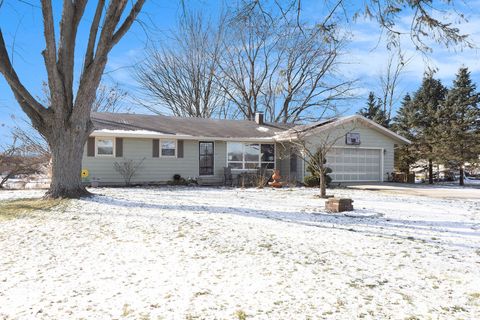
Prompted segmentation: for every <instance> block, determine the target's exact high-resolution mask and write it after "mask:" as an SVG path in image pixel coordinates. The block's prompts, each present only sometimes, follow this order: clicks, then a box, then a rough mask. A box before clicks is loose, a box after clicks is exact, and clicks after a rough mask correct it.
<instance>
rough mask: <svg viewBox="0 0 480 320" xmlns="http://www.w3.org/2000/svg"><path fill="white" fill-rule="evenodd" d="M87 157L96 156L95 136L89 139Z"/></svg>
mask: <svg viewBox="0 0 480 320" xmlns="http://www.w3.org/2000/svg"><path fill="white" fill-rule="evenodd" d="M87 157H95V137H89V138H88V140H87Z"/></svg>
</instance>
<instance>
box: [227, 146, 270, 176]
mask: <svg viewBox="0 0 480 320" xmlns="http://www.w3.org/2000/svg"><path fill="white" fill-rule="evenodd" d="M229 143H241V144H242V161H229V160H228V144H229ZM246 144H258V145H259V146H260V154H259V157H258V165H259V167H258V168H257V169H245V164H246V163H255V162H254V161H245V145H246ZM262 144H273V161H263V162H262ZM225 158H226V166H227V167H228V164H229V163H241V164H242V166H243V167H244V168H242V169H234V168H232V171H233V172H253V171H257V170H258V169H261V168H262V163H273V169H267V170H275V169H277V145H276V143H275V142H251V141H227V147H226V157H225Z"/></svg>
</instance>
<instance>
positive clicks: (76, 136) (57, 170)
mask: <svg viewBox="0 0 480 320" xmlns="http://www.w3.org/2000/svg"><path fill="white" fill-rule="evenodd" d="M79 127H82V126H75V125H73V124H67V125H66V126H65V127H64V128H63V130H56V131H53V132H51V135H49V136H47V137H46V139H47V142H48V144H49V146H50V150H51V154H52V181H51V183H50V188H49V189H48V191H47V193H46V194H45V198H79V197H82V196H88V195H90V193H89V192H88V191H87V190H86V189H85V186H83V185H82V179H81V176H80V173H81V170H82V155H83V149H84V147H85V143H86V141H87V139H88V135H89V133H90V131H89V130H88V129H86V128H87V127H86V126H83V127H84V128H85V129H83V130H80V129H79ZM60 132H61V134H59V133H60Z"/></svg>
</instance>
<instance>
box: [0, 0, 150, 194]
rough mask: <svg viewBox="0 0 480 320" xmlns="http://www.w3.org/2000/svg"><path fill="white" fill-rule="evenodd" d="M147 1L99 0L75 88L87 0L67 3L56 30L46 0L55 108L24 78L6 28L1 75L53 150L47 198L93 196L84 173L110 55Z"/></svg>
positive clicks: (48, 60)
mask: <svg viewBox="0 0 480 320" xmlns="http://www.w3.org/2000/svg"><path fill="white" fill-rule="evenodd" d="M144 2H145V0H137V1H134V2H131V1H127V0H110V1H105V0H98V2H97V3H96V9H95V12H94V15H93V17H91V18H88V19H85V20H88V22H89V24H90V31H89V36H88V39H87V48H86V51H85V55H84V58H83V66H82V71H81V75H80V83H79V85H78V87H77V88H74V70H75V69H74V64H75V62H77V61H76V59H75V58H76V57H75V51H76V50H75V48H76V44H77V40H78V39H77V31H78V27H79V24H80V22H81V21H82V20H83V19H84V13H85V7H86V5H87V0H72V1H64V2H63V10H62V15H61V19H60V27H59V30H58V34H57V31H56V30H55V23H56V21H55V20H54V14H53V11H54V10H53V7H52V2H51V1H50V0H42V1H41V10H42V16H43V34H44V38H45V43H46V48H45V50H44V51H43V52H42V55H43V58H44V63H45V68H46V70H47V75H48V88H49V92H50V97H49V100H50V101H51V105H50V106H44V105H43V104H41V103H40V102H39V101H38V100H37V99H35V98H34V96H33V95H32V94H31V93H30V92H29V91H28V89H27V88H26V87H25V86H24V85H23V83H22V82H21V80H20V78H19V76H18V74H17V72H16V70H15V68H14V66H13V65H12V63H11V59H10V57H9V55H8V52H7V48H6V44H5V41H4V38H3V34H2V31H1V29H0V73H1V74H2V75H3V77H4V78H5V80H6V81H7V83H8V85H9V86H10V88H11V90H12V91H13V94H14V95H15V98H16V100H17V102H18V103H19V105H20V107H21V108H22V110H23V111H24V112H25V113H26V114H27V116H28V117H29V118H30V120H31V122H32V124H33V126H34V127H35V129H36V130H38V131H39V133H40V134H41V135H42V136H43V137H44V138H45V140H46V141H47V143H48V145H49V148H50V150H51V152H52V182H51V185H50V189H49V190H48V192H47V194H46V197H52V198H58V197H79V196H83V195H88V192H87V191H86V189H85V188H84V187H83V186H82V183H81V178H80V171H81V162H82V154H83V149H84V145H85V142H86V140H87V138H88V136H89V134H90V133H91V131H92V130H93V125H92V122H91V119H90V112H91V108H92V105H93V104H94V101H95V97H96V91H97V88H98V86H99V84H100V80H101V77H102V74H103V72H104V69H105V66H106V64H107V59H108V54H109V52H110V51H111V50H112V48H113V47H114V46H115V45H116V44H117V43H118V42H119V41H120V39H122V37H123V36H124V35H125V34H126V33H127V31H128V30H129V29H130V27H131V25H132V24H133V22H134V21H135V20H136V18H137V16H138V14H139V13H140V11H141V9H142V7H143V4H144Z"/></svg>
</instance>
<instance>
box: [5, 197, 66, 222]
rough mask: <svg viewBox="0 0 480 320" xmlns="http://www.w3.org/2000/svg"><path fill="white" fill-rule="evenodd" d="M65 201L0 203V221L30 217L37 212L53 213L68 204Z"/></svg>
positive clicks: (31, 200) (9, 201) (32, 200)
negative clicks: (53, 210)
mask: <svg viewBox="0 0 480 320" xmlns="http://www.w3.org/2000/svg"><path fill="white" fill-rule="evenodd" d="M66 201H67V200H64V199H49V200H44V199H42V198H27V199H15V200H7V201H2V202H0V221H1V220H8V219H14V218H17V217H21V216H25V215H29V214H31V213H34V212H36V211H51V210H52V209H54V208H56V207H58V206H60V205H64V204H66Z"/></svg>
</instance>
